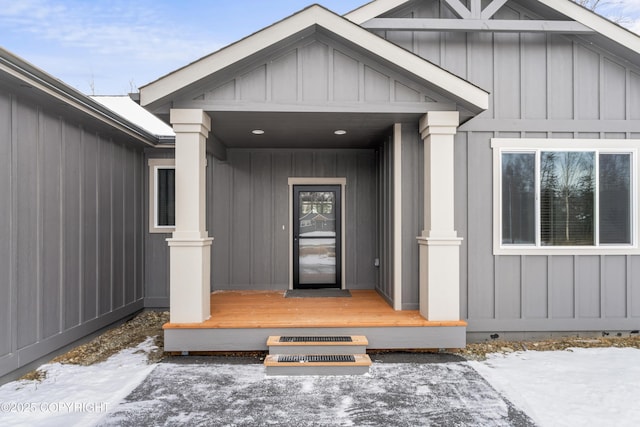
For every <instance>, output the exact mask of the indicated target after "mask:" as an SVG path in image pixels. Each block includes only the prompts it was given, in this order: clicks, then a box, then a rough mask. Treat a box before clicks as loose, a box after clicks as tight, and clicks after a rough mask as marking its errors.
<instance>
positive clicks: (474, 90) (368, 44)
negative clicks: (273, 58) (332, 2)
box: [140, 5, 489, 110]
mask: <svg viewBox="0 0 640 427" xmlns="http://www.w3.org/2000/svg"><path fill="white" fill-rule="evenodd" d="M314 25H318V26H321V27H323V28H325V29H327V30H328V31H330V32H332V33H334V34H336V35H337V36H339V37H342V38H344V39H346V40H350V41H351V42H353V43H355V44H356V45H358V46H360V47H362V48H363V49H365V50H367V51H369V52H371V53H372V54H374V55H377V56H379V57H382V58H385V59H386V60H388V61H390V62H391V63H395V64H398V65H399V66H401V67H402V68H403V69H405V70H407V71H408V72H410V73H412V74H414V75H415V76H417V77H419V78H421V79H423V80H425V81H427V82H430V83H431V84H433V85H435V86H436V87H438V88H440V89H441V90H443V91H445V92H446V93H448V94H450V95H453V97H455V98H458V99H460V100H463V101H465V102H466V103H468V104H469V105H471V106H472V107H474V108H475V109H477V110H486V109H487V108H488V107H489V94H488V93H487V92H485V91H484V90H482V89H480V88H478V87H477V86H474V85H473V84H471V83H469V82H467V81H466V80H463V79H461V78H459V77H457V76H455V75H454V74H451V73H449V72H448V71H445V70H443V69H442V68H440V67H438V66H437V65H434V64H432V63H430V62H428V61H425V60H424V59H422V58H420V57H419V56H417V55H414V54H413V53H411V52H408V51H406V50H404V49H402V48H400V47H398V46H396V45H394V44H393V43H391V42H388V41H386V40H384V39H382V38H380V37H379V36H377V35H375V34H373V33H370V32H369V31H367V30H365V29H364V28H361V27H359V26H357V25H354V24H353V23H352V22H351V21H348V20H346V19H344V18H342V17H340V16H338V15H336V14H334V13H333V12H330V11H329V10H327V9H325V8H323V7H321V6H318V5H314V6H311V7H309V8H307V9H304V10H303V11H301V12H299V13H297V14H295V15H292V16H291V17H289V18H286V19H285V20H283V21H280V22H278V23H276V24H274V25H272V26H270V27H267V28H265V29H263V30H261V31H259V32H257V33H255V34H253V35H251V36H249V37H247V38H244V39H242V40H240V41H239V42H237V43H235V44H232V45H230V46H228V47H226V48H223V49H221V50H219V51H217V52H215V53H213V54H211V55H209V56H206V57H204V58H202V59H200V60H199V61H196V62H194V63H192V64H190V65H188V66H186V67H184V68H181V69H179V70H177V71H175V72H173V73H171V74H169V75H167V76H165V77H162V78H160V79H159V80H156V81H155V82H152V83H149V84H148V85H146V86H144V87H142V88H140V102H141V105H143V106H146V105H149V104H151V103H153V102H156V101H159V100H161V99H163V98H165V97H167V96H170V95H171V94H172V93H174V92H176V91H178V90H180V89H182V88H183V87H186V86H188V85H190V84H192V83H195V82H197V81H199V80H201V79H203V78H205V77H207V76H209V75H211V74H213V73H215V72H217V71H219V70H221V69H223V68H225V67H228V66H230V65H232V64H234V63H236V62H238V61H240V60H242V59H244V58H246V57H248V56H250V55H252V54H255V53H258V52H260V51H261V50H263V49H266V48H268V47H269V46H271V45H273V44H275V43H278V42H279V41H281V40H284V39H286V38H287V37H290V36H292V35H294V34H297V33H299V32H301V31H303V30H305V29H307V28H310V27H312V26H314Z"/></svg>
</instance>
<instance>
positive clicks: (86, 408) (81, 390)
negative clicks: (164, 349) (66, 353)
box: [0, 338, 157, 427]
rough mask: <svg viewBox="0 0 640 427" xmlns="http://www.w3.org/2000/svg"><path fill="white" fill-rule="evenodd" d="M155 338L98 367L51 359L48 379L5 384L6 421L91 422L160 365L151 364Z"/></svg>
mask: <svg viewBox="0 0 640 427" xmlns="http://www.w3.org/2000/svg"><path fill="white" fill-rule="evenodd" d="M153 347H154V345H153V339H151V338H149V339H147V340H146V341H145V342H143V343H141V344H140V345H138V346H137V347H134V348H128V349H125V350H123V351H121V352H120V353H118V354H116V355H114V356H112V357H110V358H109V359H108V360H107V361H105V362H103V363H99V364H95V365H92V366H77V365H62V364H60V363H53V364H46V365H43V366H41V367H40V370H42V371H46V375H47V376H46V379H44V380H43V381H42V382H39V381H14V382H11V383H7V384H5V385H3V386H2V387H0V425H1V426H3V427H8V426H35V425H37V426H91V425H95V424H97V423H98V422H99V421H100V420H101V419H102V418H104V417H105V416H106V415H107V414H108V413H109V412H111V411H113V410H114V409H115V408H116V406H118V403H119V402H120V401H122V400H123V399H124V398H125V397H126V396H127V395H128V394H129V393H131V392H132V391H133V389H135V388H136V387H137V386H138V385H139V384H140V383H141V382H142V381H143V380H144V379H145V378H146V377H147V376H148V375H149V373H150V372H151V371H152V370H153V369H154V368H155V367H156V366H157V365H147V363H146V360H147V352H149V351H150V350H151V349H152V348H153Z"/></svg>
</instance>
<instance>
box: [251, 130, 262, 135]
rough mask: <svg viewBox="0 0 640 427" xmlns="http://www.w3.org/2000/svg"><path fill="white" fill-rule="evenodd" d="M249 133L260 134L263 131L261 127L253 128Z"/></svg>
mask: <svg viewBox="0 0 640 427" xmlns="http://www.w3.org/2000/svg"><path fill="white" fill-rule="evenodd" d="M251 133H252V134H254V135H262V134H264V131H263V130H262V129H254V130H252V131H251Z"/></svg>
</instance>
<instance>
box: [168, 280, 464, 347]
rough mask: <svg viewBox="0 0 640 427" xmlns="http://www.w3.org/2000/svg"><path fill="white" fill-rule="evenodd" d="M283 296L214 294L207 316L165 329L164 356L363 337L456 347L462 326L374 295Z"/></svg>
mask: <svg viewBox="0 0 640 427" xmlns="http://www.w3.org/2000/svg"><path fill="white" fill-rule="evenodd" d="M285 292H286V291H282V290H279V291H214V292H213V293H211V295H210V306H211V316H210V317H209V318H208V319H206V320H204V321H203V322H199V323H175V322H170V323H167V324H166V325H165V326H164V332H165V351H242V350H244V351H249V350H266V349H267V337H268V336H273V335H276V336H280V335H282V336H286V335H292V336H340V335H364V336H366V337H367V339H368V340H369V346H368V347H369V348H370V349H393V348H395V349H409V348H433V349H440V348H458V347H461V346H464V344H465V331H466V322H464V321H461V320H450V321H429V320H427V319H425V318H424V317H423V316H422V315H421V314H420V312H419V311H418V310H394V309H393V308H392V307H391V306H390V305H389V304H388V303H387V302H386V301H385V300H384V299H383V298H382V297H381V296H380V295H379V294H378V293H377V292H376V291H374V290H352V291H350V293H351V297H344V298H285Z"/></svg>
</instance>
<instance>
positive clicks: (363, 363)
mask: <svg viewBox="0 0 640 427" xmlns="http://www.w3.org/2000/svg"><path fill="white" fill-rule="evenodd" d="M264 366H265V367H266V368H267V375H270V376H275V375H363V374H366V373H367V372H369V366H371V359H370V358H369V356H368V355H366V354H352V355H344V354H337V355H335V354H332V355H329V354H321V355H305V354H298V355H282V354H269V355H267V357H266V358H265V360H264Z"/></svg>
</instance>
